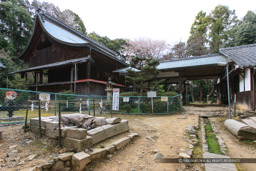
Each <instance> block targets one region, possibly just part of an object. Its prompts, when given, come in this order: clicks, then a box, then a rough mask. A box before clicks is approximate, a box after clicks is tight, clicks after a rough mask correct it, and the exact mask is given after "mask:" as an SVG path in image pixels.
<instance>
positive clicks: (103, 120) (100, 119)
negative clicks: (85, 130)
mask: <svg viewBox="0 0 256 171" xmlns="http://www.w3.org/2000/svg"><path fill="white" fill-rule="evenodd" d="M94 123H95V124H96V126H103V125H106V124H107V122H106V118H105V117H95V119H94Z"/></svg>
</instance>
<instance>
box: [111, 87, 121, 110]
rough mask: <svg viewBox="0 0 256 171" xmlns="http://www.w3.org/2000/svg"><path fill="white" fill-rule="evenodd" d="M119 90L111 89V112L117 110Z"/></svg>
mask: <svg viewBox="0 0 256 171" xmlns="http://www.w3.org/2000/svg"><path fill="white" fill-rule="evenodd" d="M119 92H120V89H119V88H113V101H112V110H119Z"/></svg>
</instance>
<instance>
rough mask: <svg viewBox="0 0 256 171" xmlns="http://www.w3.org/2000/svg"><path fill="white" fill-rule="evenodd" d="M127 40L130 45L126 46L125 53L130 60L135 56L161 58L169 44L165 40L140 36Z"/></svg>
mask: <svg viewBox="0 0 256 171" xmlns="http://www.w3.org/2000/svg"><path fill="white" fill-rule="evenodd" d="M127 42H128V45H127V46H125V50H124V55H125V56H127V57H128V58H127V59H128V61H129V60H130V59H131V57H133V56H139V57H145V58H154V59H160V58H162V56H163V55H164V54H165V53H166V52H165V51H166V50H167V49H166V48H167V44H166V42H165V41H163V40H152V39H149V38H138V39H135V40H127Z"/></svg>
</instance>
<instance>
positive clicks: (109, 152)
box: [105, 144, 116, 154]
mask: <svg viewBox="0 0 256 171" xmlns="http://www.w3.org/2000/svg"><path fill="white" fill-rule="evenodd" d="M105 149H106V151H107V154H113V153H114V152H115V151H116V148H115V146H114V145H113V144H112V145H109V146H107V147H105Z"/></svg>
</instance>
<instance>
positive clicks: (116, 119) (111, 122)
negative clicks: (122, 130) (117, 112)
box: [106, 117, 121, 124]
mask: <svg viewBox="0 0 256 171" xmlns="http://www.w3.org/2000/svg"><path fill="white" fill-rule="evenodd" d="M106 121H107V123H108V124H116V123H119V122H121V118H118V117H117V118H107V119H106Z"/></svg>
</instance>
